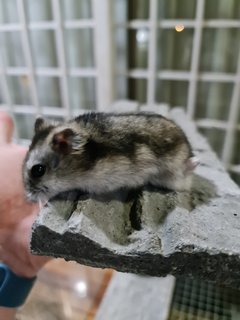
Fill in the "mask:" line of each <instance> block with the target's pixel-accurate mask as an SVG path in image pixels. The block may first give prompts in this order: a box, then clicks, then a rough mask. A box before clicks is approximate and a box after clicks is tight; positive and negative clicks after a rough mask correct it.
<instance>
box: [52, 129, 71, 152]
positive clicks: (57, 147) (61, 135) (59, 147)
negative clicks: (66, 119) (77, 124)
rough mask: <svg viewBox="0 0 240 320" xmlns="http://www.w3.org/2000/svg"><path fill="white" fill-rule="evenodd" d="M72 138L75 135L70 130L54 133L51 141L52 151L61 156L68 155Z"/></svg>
mask: <svg viewBox="0 0 240 320" xmlns="http://www.w3.org/2000/svg"><path fill="white" fill-rule="evenodd" d="M74 136H75V133H74V132H73V130H72V129H70V128H66V129H64V130H62V131H60V132H58V133H55V134H54V136H53V139H52V149H53V150H54V151H56V152H57V153H60V154H62V155H67V154H69V153H70V152H71V151H72V144H73V138H74Z"/></svg>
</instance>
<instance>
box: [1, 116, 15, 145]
mask: <svg viewBox="0 0 240 320" xmlns="http://www.w3.org/2000/svg"><path fill="white" fill-rule="evenodd" d="M12 135H13V120H12V118H11V117H10V116H9V115H8V114H7V113H5V112H3V111H0V145H4V144H8V143H10V142H11V139H12Z"/></svg>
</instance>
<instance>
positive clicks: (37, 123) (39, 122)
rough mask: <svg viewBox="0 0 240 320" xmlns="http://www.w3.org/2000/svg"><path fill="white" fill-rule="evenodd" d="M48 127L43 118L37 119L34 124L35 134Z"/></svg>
mask: <svg viewBox="0 0 240 320" xmlns="http://www.w3.org/2000/svg"><path fill="white" fill-rule="evenodd" d="M46 127H47V122H46V121H45V120H44V119H43V118H37V119H36V121H35V124H34V129H35V133H37V132H39V131H41V130H43V129H44V128H46Z"/></svg>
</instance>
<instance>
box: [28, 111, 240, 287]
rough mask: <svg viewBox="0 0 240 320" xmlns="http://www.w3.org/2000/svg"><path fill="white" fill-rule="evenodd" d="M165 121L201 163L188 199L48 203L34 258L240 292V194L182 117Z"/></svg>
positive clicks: (77, 198)
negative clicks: (197, 281) (186, 279)
mask: <svg viewBox="0 0 240 320" xmlns="http://www.w3.org/2000/svg"><path fill="white" fill-rule="evenodd" d="M169 116H170V117H171V118H172V119H173V120H175V121H176V122H177V123H178V124H179V125H180V126H181V127H182V128H183V130H184V131H185V132H186V134H187V136H188V137H189V140H190V142H191V144H192V146H193V148H194V151H195V154H196V155H197V156H198V158H199V159H200V161H201V164H200V165H199V167H198V168H197V170H196V172H195V174H194V176H193V185H192V189H191V191H190V192H179V193H176V192H166V191H161V190H153V189H152V190H150V189H144V190H141V191H138V192H134V193H131V194H129V193H128V192H126V191H122V192H121V193H118V194H113V195H108V196H102V197H95V198H93V197H92V198H91V197H87V196H86V195H81V194H79V193H78V192H72V193H70V194H67V195H65V196H63V197H62V199H61V198H58V199H55V200H52V201H50V202H49V203H48V204H47V205H46V206H45V207H44V208H43V209H42V210H41V212H40V214H39V216H38V218H37V220H36V222H35V224H34V226H33V232H32V239H31V249H32V252H33V253H36V254H40V255H49V256H54V257H63V258H65V259H66V260H75V261H77V262H79V263H82V264H86V265H89V266H95V267H101V268H104V267H108V268H114V269H116V270H119V271H123V272H131V273H136V274H141V275H150V276H165V275H167V274H172V275H185V276H188V277H196V278H200V279H205V280H208V281H214V282H216V283H218V284H224V285H227V286H232V287H237V288H240V273H239V269H240V247H239V243H240V190H239V188H238V186H237V185H236V184H235V183H234V182H233V181H232V180H231V179H230V177H229V175H228V174H227V173H226V171H225V169H224V168H223V166H222V165H221V163H220V162H219V160H218V159H217V157H216V155H215V154H214V152H213V151H212V150H211V149H210V147H209V145H208V144H207V142H206V140H205V139H204V138H203V137H202V136H201V135H200V134H199V133H198V132H197V130H196V127H195V125H194V123H193V122H190V121H189V120H188V119H187V117H186V115H185V114H184V112H183V110H182V109H174V110H172V111H171V112H170V114H169Z"/></svg>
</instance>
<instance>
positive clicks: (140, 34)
mask: <svg viewBox="0 0 240 320" xmlns="http://www.w3.org/2000/svg"><path fill="white" fill-rule="evenodd" d="M136 38H137V42H138V43H140V44H144V43H146V42H147V41H148V30H147V29H139V30H138V31H137V34H136Z"/></svg>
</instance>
